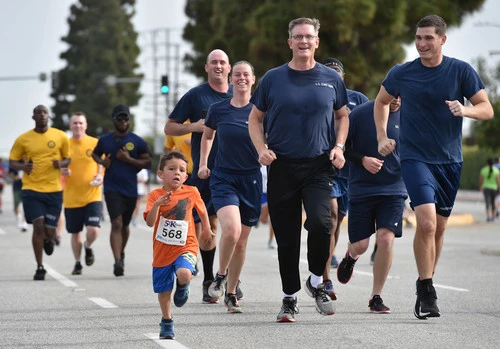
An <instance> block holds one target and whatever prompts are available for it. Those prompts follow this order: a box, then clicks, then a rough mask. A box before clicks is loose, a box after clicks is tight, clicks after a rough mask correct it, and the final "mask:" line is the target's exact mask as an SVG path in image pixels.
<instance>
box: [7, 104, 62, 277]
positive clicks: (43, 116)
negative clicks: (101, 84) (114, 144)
mask: <svg viewBox="0 0 500 349" xmlns="http://www.w3.org/2000/svg"><path fill="white" fill-rule="evenodd" d="M31 118H32V119H33V120H34V121H35V128H34V129H33V130H30V131H28V132H25V133H23V134H22V135H20V136H19V137H17V139H16V141H15V142H14V145H13V146H12V149H11V151H10V156H9V167H10V168H12V169H14V170H16V171H23V172H24V174H25V175H24V177H23V187H22V192H21V193H22V194H21V195H22V201H23V208H24V214H25V216H26V221H27V222H28V223H32V224H33V237H32V239H31V243H32V244H33V252H34V253H35V260H36V263H37V268H36V272H35V276H34V277H33V278H34V280H45V274H46V273H47V271H46V270H45V268H44V267H43V251H44V250H45V253H46V254H47V255H48V256H50V255H51V254H52V253H53V252H54V245H55V243H54V239H55V237H56V227H57V220H58V218H59V216H60V214H61V210H62V183H61V169H62V168H65V167H68V165H69V163H70V162H71V159H70V157H69V140H68V137H67V136H66V134H65V133H64V132H63V131H61V130H58V129H56V128H52V127H49V120H50V116H49V110H48V109H47V107H45V106H44V105H38V106H36V107H35V108H34V110H33V116H32V117H31ZM24 160H26V161H24Z"/></svg>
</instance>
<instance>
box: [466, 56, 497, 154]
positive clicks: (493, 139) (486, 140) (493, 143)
mask: <svg viewBox="0 0 500 349" xmlns="http://www.w3.org/2000/svg"><path fill="white" fill-rule="evenodd" d="M475 63H476V66H477V72H478V73H479V75H480V76H481V80H483V83H484V85H485V86H486V92H487V93H488V96H489V98H490V101H491V105H492V106H493V111H494V113H495V115H500V95H499V93H498V91H499V86H500V63H499V64H498V65H497V66H496V67H495V68H493V69H490V68H489V67H488V65H487V63H486V59H485V58H483V57H479V58H478V59H477V60H476V62H475ZM472 130H473V137H474V140H475V141H476V142H477V145H479V147H480V148H488V149H491V150H494V151H498V150H500V137H499V135H500V118H499V117H498V116H497V117H494V118H493V120H488V121H477V122H474V123H473V128H472Z"/></svg>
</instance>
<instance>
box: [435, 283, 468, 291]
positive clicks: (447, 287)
mask: <svg viewBox="0 0 500 349" xmlns="http://www.w3.org/2000/svg"><path fill="white" fill-rule="evenodd" d="M433 285H434V287H438V288H444V289H445V290H451V291H458V292H469V291H470V290H468V289H466V288H460V287H453V286H446V285H440V284H433Z"/></svg>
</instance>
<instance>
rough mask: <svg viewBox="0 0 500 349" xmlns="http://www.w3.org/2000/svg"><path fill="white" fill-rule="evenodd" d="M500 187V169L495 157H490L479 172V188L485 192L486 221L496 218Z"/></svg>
mask: <svg viewBox="0 0 500 349" xmlns="http://www.w3.org/2000/svg"><path fill="white" fill-rule="evenodd" d="M498 188H500V171H499V170H498V168H497V167H495V166H493V159H492V158H488V160H487V161H486V166H484V167H483V168H481V171H480V173H479V190H481V191H482V192H483V195H484V202H485V204H486V221H487V222H493V221H494V220H495V199H496V196H497V195H498Z"/></svg>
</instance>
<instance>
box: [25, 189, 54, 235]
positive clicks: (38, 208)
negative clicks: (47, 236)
mask: <svg viewBox="0 0 500 349" xmlns="http://www.w3.org/2000/svg"><path fill="white" fill-rule="evenodd" d="M21 196H22V201H23V208H24V215H25V217H26V222H28V223H30V224H31V223H33V222H34V221H36V220H37V219H39V218H42V217H45V225H46V226H48V227H51V228H55V227H57V221H58V219H59V216H60V215H61V210H62V191H57V192H54V193H40V192H37V191H33V190H23V191H21Z"/></svg>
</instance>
